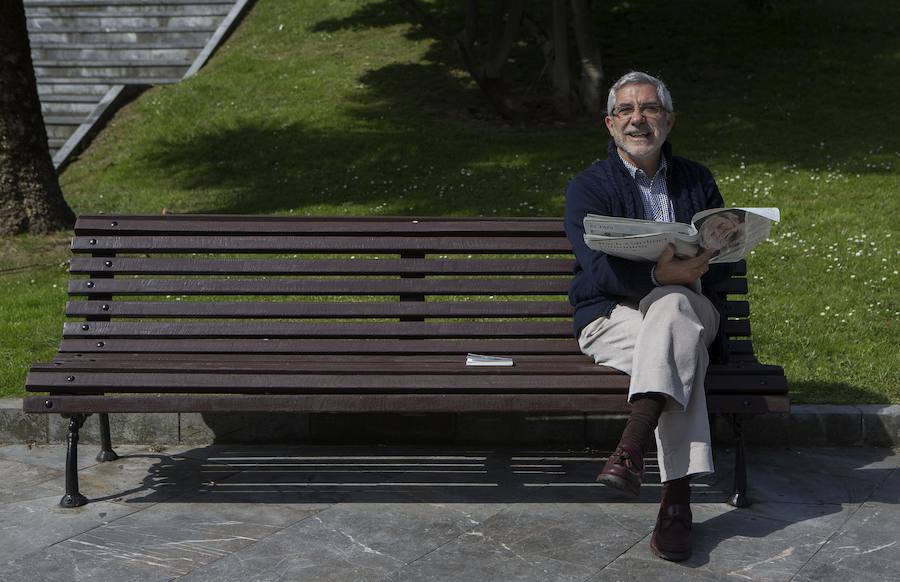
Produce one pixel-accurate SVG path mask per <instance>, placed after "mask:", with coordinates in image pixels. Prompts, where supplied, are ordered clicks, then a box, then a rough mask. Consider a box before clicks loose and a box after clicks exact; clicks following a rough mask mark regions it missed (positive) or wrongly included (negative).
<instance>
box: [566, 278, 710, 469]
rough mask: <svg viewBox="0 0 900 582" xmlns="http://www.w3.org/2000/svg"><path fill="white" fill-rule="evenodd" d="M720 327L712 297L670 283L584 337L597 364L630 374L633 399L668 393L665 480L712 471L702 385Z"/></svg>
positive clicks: (660, 429) (662, 424) (661, 450)
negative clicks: (709, 349)
mask: <svg viewBox="0 0 900 582" xmlns="http://www.w3.org/2000/svg"><path fill="white" fill-rule="evenodd" d="M718 327H719V312H718V311H717V310H716V308H715V307H714V306H713V304H712V303H711V302H710V301H709V299H707V298H706V297H704V296H703V295H700V294H699V293H697V292H696V291H694V290H691V289H688V288H687V287H683V286H681V285H666V286H663V287H657V288H656V289H654V290H653V291H651V292H650V293H648V294H647V295H646V296H645V297H644V298H643V299H642V300H641V302H640V304H638V305H635V304H627V303H620V304H619V305H617V306H616V307H615V309H613V311H612V313H610V315H609V317H599V318H597V319H596V320H594V321H592V322H591V323H590V324H588V326H587V327H585V328H584V329H583V330H582V331H581V336H580V337H579V338H578V343H579V345H580V346H581V351H582V352H584V353H585V354H587V355H588V356H590V357H591V358H593V360H594V362H595V363H597V364H599V365H603V366H610V367H612V368H615V369H617V370H621V371H622V372H625V373H626V374H629V375H630V376H631V384H630V388H629V390H628V400H629V402H630V401H631V400H632V398H633V397H634V395H635V394H640V393H644V392H657V393H661V394H664V395H666V396H667V397H668V398H667V401H668V402H667V403H666V407H665V409H664V410H663V413H662V415H661V416H660V418H659V425H658V426H657V428H656V445H657V450H658V455H659V472H660V479H661V480H662V481H671V480H672V479H679V478H681V477H684V476H686V475H698V474H707V473H711V472H712V471H713V459H712V444H711V441H710V436H709V417H708V416H707V411H706V394H705V393H704V387H703V382H704V378H705V376H706V368H707V366H708V365H709V354H708V352H707V348H708V347H709V345H710V344H711V343H712V341H713V339H715V336H716V330H717V329H718Z"/></svg>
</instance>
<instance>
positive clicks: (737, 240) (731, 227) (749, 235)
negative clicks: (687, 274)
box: [693, 208, 781, 263]
mask: <svg viewBox="0 0 900 582" xmlns="http://www.w3.org/2000/svg"><path fill="white" fill-rule="evenodd" d="M780 218H781V216H780V213H779V211H778V209H777V208H752V209H751V208H716V209H712V210H705V211H703V212H698V213H697V214H696V215H695V216H694V221H693V224H694V227H695V228H696V229H697V233H698V236H699V241H698V242H699V244H700V248H701V249H702V250H708V249H712V250H714V251H718V254H716V256H715V257H713V259H712V260H710V262H711V263H729V262H734V261H739V260H741V259H742V258H744V257H746V256H747V255H748V254H749V253H750V250H751V249H752V248H753V247H755V246H756V245H757V244H759V243H760V242H761V241H764V240H765V239H766V238H768V236H769V230H770V229H771V226H772V222H777V221H778V220H780Z"/></svg>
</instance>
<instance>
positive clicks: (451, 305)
mask: <svg viewBox="0 0 900 582" xmlns="http://www.w3.org/2000/svg"><path fill="white" fill-rule="evenodd" d="M725 313H726V315H727V316H729V317H746V316H748V315H749V314H750V305H749V303H748V302H746V301H730V302H728V303H727V304H726V306H725ZM66 315H68V316H70V317H91V316H106V317H113V318H116V317H185V318H205V317H217V318H245V317H248V318H249V317H253V318H277V317H280V318H291V317H297V318H301V317H303V318H308V317H353V318H369V319H371V318H379V317H401V316H406V317H412V316H420V317H571V315H572V307H571V306H570V305H569V304H568V303H565V302H562V301H456V302H453V301H448V302H439V301H428V302H405V303H401V302H395V301H391V302H365V303H363V302H360V303H349V302H337V301H321V302H317V301H309V302H300V301H290V302H284V301H283V302H267V301H257V302H189V301H108V302H107V301H69V302H67V303H66Z"/></svg>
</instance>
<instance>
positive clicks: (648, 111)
mask: <svg viewBox="0 0 900 582" xmlns="http://www.w3.org/2000/svg"><path fill="white" fill-rule="evenodd" d="M638 111H639V112H640V114H641V115H642V116H644V117H647V118H656V117H659V116H660V115H662V114H663V112H665V111H666V110H665V108H664V107H663V106H662V105H660V104H659V103H642V104H640V105H639V106H638ZM612 115H613V117H616V118H618V119H628V118H630V117H631V116H632V115H634V105H622V106H620V107H616V108H615V109H613V111H612Z"/></svg>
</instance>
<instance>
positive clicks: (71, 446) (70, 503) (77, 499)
mask: <svg viewBox="0 0 900 582" xmlns="http://www.w3.org/2000/svg"><path fill="white" fill-rule="evenodd" d="M87 416H88V415H86V414H73V415H71V416H69V432H68V434H67V435H66V494H65V495H63V498H62V499H61V500H60V502H59V505H60V507H65V508H72V507H81V506H82V505H84V504H85V503H87V498H86V497H85V496H84V495H82V494H81V493H79V492H78V431H79V430H81V427H82V425H84V421H85V419H86V418H87Z"/></svg>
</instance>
